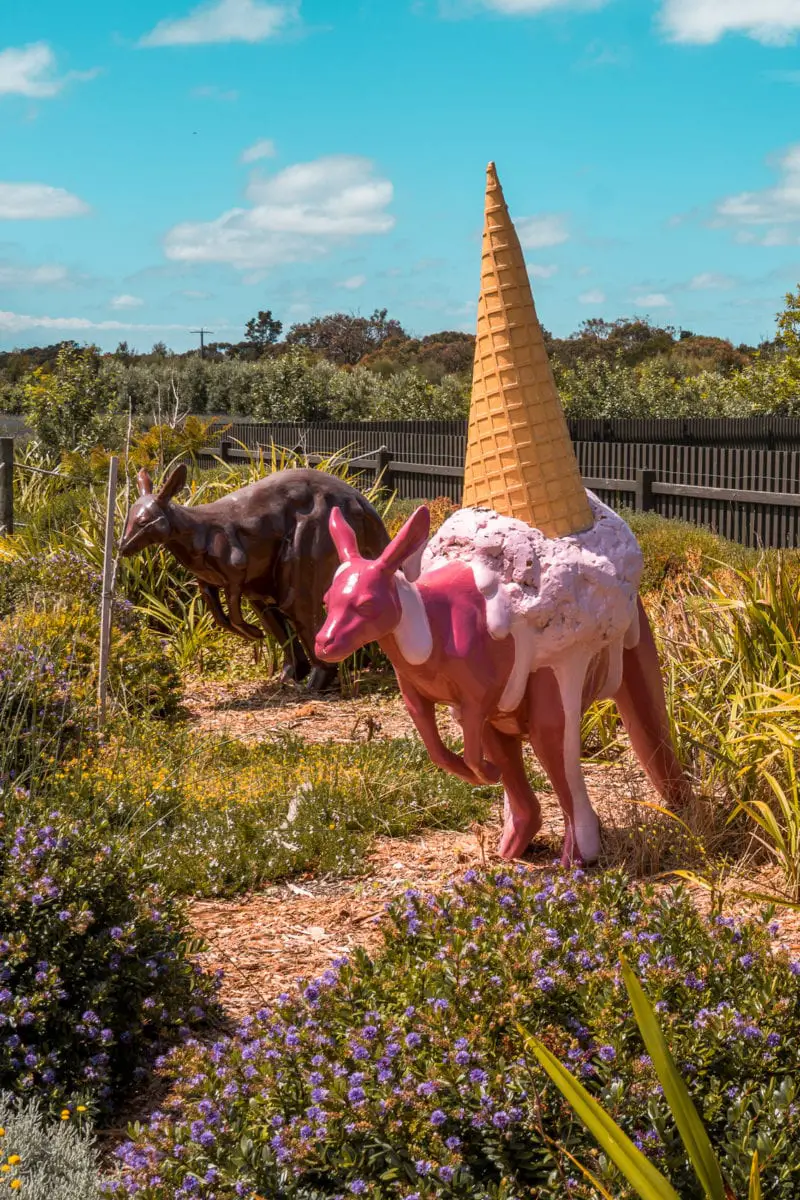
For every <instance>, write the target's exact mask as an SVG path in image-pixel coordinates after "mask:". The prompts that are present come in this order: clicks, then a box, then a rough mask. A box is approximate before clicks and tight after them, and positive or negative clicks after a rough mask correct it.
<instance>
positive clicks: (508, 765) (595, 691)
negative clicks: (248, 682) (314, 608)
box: [316, 508, 688, 863]
mask: <svg viewBox="0 0 800 1200" xmlns="http://www.w3.org/2000/svg"><path fill="white" fill-rule="evenodd" d="M428 529H429V515H428V512H427V509H425V508H421V509H418V510H417V512H416V513H414V515H413V516H412V517H411V518H410V519H409V520H408V521H407V522H406V524H405V525H404V526H403V528H402V529H401V531H400V532H399V534H398V535H397V537H396V538H395V539H394V540H393V542H391V543H390V545H389V546H388V547H387V548H386V550H384V551H383V553H382V554H381V555H380V556H379V557H378V558H377V559H375V560H369V559H366V558H364V557H362V555H361V554H360V552H359V549H358V545H357V542H356V539H355V537H354V534H353V531H352V530H351V529H350V528H349V526H348V524H347V521H346V520H345V518H344V517H343V516H342V514H341V513H340V512H338V511H334V512H333V513H332V514H331V535H332V537H333V541H334V544H335V546H336V549H337V552H338V554H339V558H340V561H341V566H340V568H339V570H338V571H337V572H336V575H335V577H334V580H333V583H332V585H331V588H330V590H329V591H328V593H327V595H326V597H325V604H326V607H327V618H326V621H325V624H324V625H323V627H322V629H321V630H320V632H319V635H318V637H317V643H316V651H317V655H318V656H319V657H320V658H321V659H323V660H324V661H328V662H337V661H340V660H341V659H342V658H345V657H347V656H348V655H349V654H351V653H353V651H354V650H356V649H358V648H359V647H360V646H363V645H366V644H367V642H370V641H373V640H374V641H378V642H379V644H380V645H381V647H382V648H383V650H384V651H385V653H386V654H387V655H388V657H389V658H390V659H391V661H392V664H393V666H394V669H395V672H396V674H397V679H398V683H399V685H400V689H401V692H402V695H403V699H404V700H405V703H406V706H407V708H408V710H409V713H410V714H411V716H412V718H413V720H414V723H415V725H416V727H417V729H418V731H419V733H420V736H421V737H422V740H423V742H424V744H425V746H426V748H427V750H428V753H429V754H430V756H431V759H432V760H433V761H434V762H435V763H436V764H437V765H438V766H441V767H443V768H445V769H446V770H449V771H451V772H453V773H454V774H456V775H458V776H460V777H461V778H462V779H465V780H467V781H468V782H470V783H473V784H478V783H486V782H489V783H497V782H502V784H503V787H504V790H505V826H504V830H503V835H502V838H501V841H500V853H501V854H502V855H503V857H505V858H518V857H521V856H522V855H523V854H524V852H525V851H526V849H527V847H528V845H529V844H530V841H531V839H532V838H533V837H534V836H535V835H536V833H537V832H538V830H539V829H540V828H541V813H540V809H539V803H538V800H537V798H536V796H535V794H534V792H533V789H532V788H531V786H530V782H529V780H528V778H527V774H526V772H525V767H524V763H523V757H522V744H523V741H525V740H527V741H530V743H531V745H532V747H533V749H534V752H535V753H536V756H537V757H538V759H539V761H540V763H541V764H542V767H543V768H544V770H545V772H546V773H547V775H548V777H549V779H550V781H551V783H552V785H553V788H554V790H555V792H556V795H557V797H558V800H559V802H560V804H561V807H562V810H563V813H564V823H565V836H564V845H563V851H562V861H563V862H564V863H569V862H584V863H591V862H593V861H595V860H596V859H597V857H598V855H599V853H600V828H599V823H598V821H597V817H596V815H595V813H594V810H593V809H592V806H591V803H590V800H589V797H588V794H587V792H586V786H585V782H584V779H583V773H582V771H581V764H580V749H581V748H580V721H581V715H582V713H583V712H584V711H585V709H586V707H588V705H589V704H590V703H591V702H592V701H593V700H594V699H596V698H597V697H599V696H602V695H605V694H608V689H609V687H611V688H612V689H613V690H612V693H611V694H613V695H614V698H615V700H616V702H617V704H618V706H619V710H620V714H621V716H622V719H623V722H624V723H625V726H626V728H627V729H628V732H629V734H630V737H631V743H632V745H633V748H634V750H635V752H636V754H637V756H638V757H639V759H640V761H641V762H642V764H643V766H644V767H645V769H646V770H647V771H648V774H649V775H650V778H651V779H652V781H653V783H654V785H655V786H656V788H657V789H658V791H659V793H660V794H661V796H662V797H663V798H664V800H665V802H666V803H667V804H669V805H672V806H675V807H677V806H680V805H681V804H682V803H683V802H684V801H685V800H686V798H687V796H688V783H687V781H686V778H685V776H684V774H683V771H682V769H681V767H680V764H679V763H678V761H677V758H676V756H675V752H674V749H673V747H672V743H671V739H670V734H669V726H668V721H667V715H666V706H665V702H664V693H663V685H662V680H661V672H660V667H659V663H658V656H657V653H656V649H655V645H654V642H653V638H652V634H651V632H650V628H649V624H648V621H647V616H646V614H645V612H644V609H643V607H642V605H641V602H640V601H636V600H635V599H634V602H633V609H632V611H631V612H630V613H629V618H628V619H629V625H628V629H627V636H626V637H622V638H620V642H619V649H620V652H621V671H620V670H615V669H613V663H612V658H613V657H614V656H613V655H612V653H611V652H610V647H609V644H608V641H607V639H606V638H605V635H604V634H602V633H600V634H598V636H597V638H596V640H595V643H594V645H592V643H591V640H589V641H588V642H587V640H586V638H585V637H584V639H583V640H582V641H581V643H580V644H579V645H577V646H576V647H572V646H570V644H569V642H567V644H566V646H563V645H562V646H561V648H560V651H559V653H558V655H554V657H553V661H552V663H544V662H541V660H539V661H538V665H537V666H536V668H535V669H534V670H532V671H530V673H529V674H528V675H527V681H526V683H525V686H524V688H523V691H522V695H521V698H520V699H519V701H518V702H517V703H516V705H515V706H514V708H513V709H512V710H510V711H509V710H508V709H507V708H506V707H504V705H503V700H504V696H505V695H506V688H507V685H508V682H509V679H510V678H511V676H512V671H513V668H514V663H515V656H516V654H517V646H518V639H515V638H514V637H512V636H511V629H510V626H509V628H508V629H507V630H506V632H505V634H501V635H500V636H496V635H493V633H492V630H491V628H490V625H489V622H488V620H487V603H486V598H485V596H484V594H483V591H482V589H481V588H480V587H479V586H478V584H477V583H476V576H475V572H474V570H473V567H472V565H470V564H469V563H465V562H459V561H451V562H447V563H445V564H444V565H441V564H440V565H438V566H437V567H436V569H432V570H425V569H423V571H422V574H421V575H420V577H419V580H418V581H417V583H411V582H409V581H408V579H407V578H406V577H405V576H404V575H398V574H397V573H396V572H397V571H398V568H399V567H400V566H401V564H402V563H403V562H404V561H405V560H406V559H408V558H409V557H411V556H412V555H415V554H418V552H419V549H420V547H421V546H422V545H423V544H424V542H425V540H426V538H427V536H428ZM598 629H599V630H602V629H603V624H602V621H601V622H599V624H598ZM620 676H621V678H620ZM437 704H446V705H448V706H450V707H451V709H452V710H453V711H454V715H455V716H456V718H457V719H458V721H459V723H460V724H461V727H462V730H463V735H464V750H463V754H462V755H458V754H455V753H454V752H453V751H452V750H450V749H449V748H448V747H447V746H445V745H444V743H443V741H442V739H441V736H440V734H439V730H438V726H437V723H436V705H437Z"/></svg>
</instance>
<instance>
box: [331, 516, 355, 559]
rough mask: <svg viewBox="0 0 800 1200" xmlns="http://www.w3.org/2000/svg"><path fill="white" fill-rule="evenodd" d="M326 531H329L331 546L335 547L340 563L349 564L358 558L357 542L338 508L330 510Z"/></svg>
mask: <svg viewBox="0 0 800 1200" xmlns="http://www.w3.org/2000/svg"><path fill="white" fill-rule="evenodd" d="M328 529H329V530H330V534H331V538H332V539H333V544H334V546H335V547H336V553H337V554H338V555H339V562H340V563H349V562H352V561H353V559H354V558H358V557H359V553H358V540H357V538H356V535H355V533H354V532H353V528H352V526H351V525H349V524H348V523H347V519H346V518H345V515H344V513H343V512H342V510H341V509H340V508H332V509H331V515H330V517H329V518H328Z"/></svg>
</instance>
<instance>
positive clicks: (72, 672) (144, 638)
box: [0, 559, 180, 717]
mask: <svg viewBox="0 0 800 1200" xmlns="http://www.w3.org/2000/svg"><path fill="white" fill-rule="evenodd" d="M50 561H52V559H51V560H50ZM54 570H57V567H54ZM80 582H81V581H80V577H79V575H78V574H77V573H76V576H75V587H76V589H78V588H79V586H80ZM98 590H99V581H98ZM43 601H44V604H43V603H42V602H43ZM114 616H115V624H114V628H113V634H112V639H111V656H110V659H109V687H110V690H111V693H112V695H114V696H115V697H116V699H117V700H118V702H119V703H120V704H121V705H122V706H123V707H124V708H125V709H126V711H127V712H128V713H130V714H136V713H139V714H148V715H151V716H159V717H167V716H173V715H174V714H175V712H176V711H177V707H178V697H179V691H180V678H179V676H178V673H177V670H176V668H175V666H174V663H173V662H172V660H171V659H170V658H169V657H168V656H167V655H166V654H165V653H164V647H163V645H162V643H161V640H160V638H159V637H158V635H157V634H156V633H155V632H154V631H153V630H151V629H150V628H148V625H147V622H146V621H145V619H144V617H143V616H142V615H141V614H140V613H136V612H134V611H133V610H132V608H131V606H130V605H129V604H127V602H125V601H117V602H116V603H115V606H114ZM99 645H100V614H99V601H98V602H97V603H95V604H92V605H91V606H87V604H86V603H72V604H69V603H63V602H61V603H58V602H57V601H50V602H49V603H48V602H47V599H46V589H45V595H44V596H41V595H40V596H39V597H38V601H37V603H36V605H26V606H25V607H22V608H18V609H17V610H16V611H15V613H14V614H13V616H11V617H8V618H6V620H5V621H3V622H2V623H0V655H2V657H3V658H4V659H5V662H6V664H7V665H8V664H10V663H12V662H14V661H15V660H16V659H18V658H19V657H21V658H22V660H23V662H28V661H38V660H39V659H41V658H42V657H43V656H44V657H45V658H46V660H47V662H48V668H52V672H53V678H54V679H57V680H58V681H60V684H61V686H62V687H65V688H66V689H67V690H68V692H69V694H70V696H71V698H72V700H73V702H74V703H75V705H77V706H79V707H82V708H83V709H84V710H85V713H86V714H87V715H88V714H89V712H90V710H93V708H94V705H95V697H96V692H97V670H98V660H99Z"/></svg>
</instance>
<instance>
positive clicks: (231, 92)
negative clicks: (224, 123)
mask: <svg viewBox="0 0 800 1200" xmlns="http://www.w3.org/2000/svg"><path fill="white" fill-rule="evenodd" d="M189 95H190V96H191V97H192V99H193V100H221V101H222V102H223V103H225V104H229V103H232V102H233V101H234V100H238V99H239V93H238V92H237V91H236V90H235V88H230V89H228V90H227V91H226V89H225V88H221V87H217V85H216V84H215V83H210V84H203V85H202V86H201V87H196V88H192V90H191V91H190V92H189Z"/></svg>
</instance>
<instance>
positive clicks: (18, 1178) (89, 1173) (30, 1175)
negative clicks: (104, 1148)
mask: <svg viewBox="0 0 800 1200" xmlns="http://www.w3.org/2000/svg"><path fill="white" fill-rule="evenodd" d="M81 1109H83V1106H81ZM65 1113H66V1110H65ZM4 1186H5V1187H7V1188H8V1190H9V1191H11V1192H18V1193H19V1195H20V1197H21V1200H23V1198H24V1200H100V1187H99V1177H98V1170H97V1155H96V1152H95V1146H94V1141H93V1139H92V1136H91V1132H90V1131H89V1128H88V1122H86V1121H85V1120H84V1118H83V1112H82V1111H79V1112H77V1113H76V1114H75V1116H74V1117H73V1115H72V1114H67V1115H64V1116H63V1117H57V1118H52V1117H49V1118H48V1117H47V1116H46V1115H45V1114H44V1112H43V1111H42V1106H41V1104H40V1103H39V1101H38V1100H36V1099H31V1100H27V1101H21V1100H18V1099H17V1100H15V1099H14V1098H13V1097H12V1096H11V1095H9V1094H8V1093H4V1094H0V1190H2V1189H3V1188H4Z"/></svg>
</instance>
